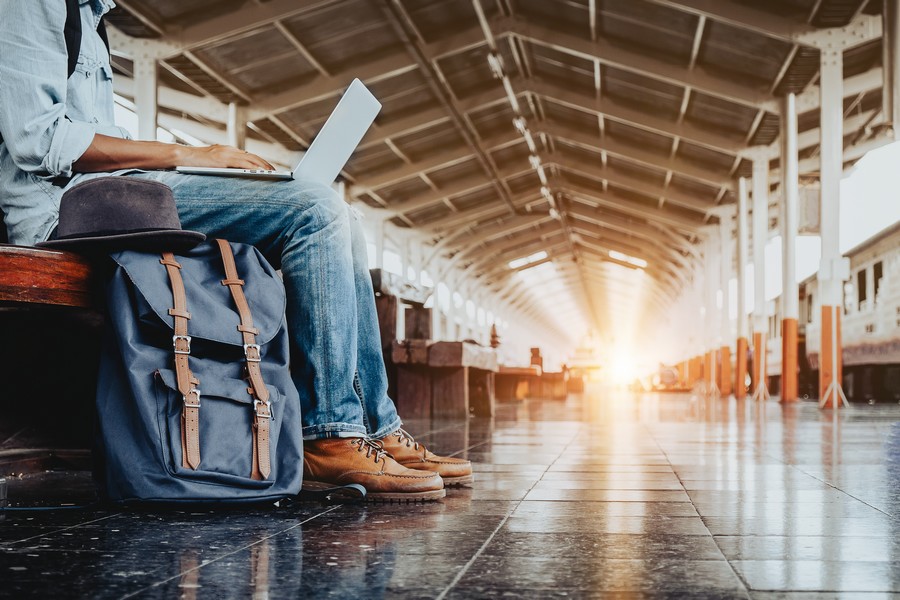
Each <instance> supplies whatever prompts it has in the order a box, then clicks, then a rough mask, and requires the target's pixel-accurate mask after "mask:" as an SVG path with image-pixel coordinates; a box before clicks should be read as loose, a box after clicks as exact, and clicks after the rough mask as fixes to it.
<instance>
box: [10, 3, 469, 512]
mask: <svg viewBox="0 0 900 600" xmlns="http://www.w3.org/2000/svg"><path fill="white" fill-rule="evenodd" d="M64 6H65V5H64V4H63V3H62V2H59V1H56V2H54V1H51V0H28V1H26V2H23V1H20V0H0V14H2V15H3V18H2V19H0V56H2V57H3V58H2V60H0V82H2V84H0V135H2V137H3V142H2V144H0V189H2V190H3V194H2V200H0V207H2V210H3V214H4V220H5V222H6V226H7V229H8V235H9V241H10V243H13V244H20V245H33V244H35V243H37V242H41V241H46V240H47V239H52V238H53V237H54V234H55V230H56V226H57V223H58V209H59V201H60V197H61V196H62V194H63V192H64V191H66V190H67V189H68V188H70V187H71V186H73V185H75V184H77V183H79V182H82V181H85V180H88V179H90V178H92V177H98V176H109V175H117V176H122V177H136V178H142V179H150V180H154V181H159V182H162V183H164V184H166V185H168V186H169V187H171V189H172V191H173V193H174V196H175V201H176V204H177V206H178V214H179V217H180V219H181V223H182V226H183V227H184V228H185V229H191V230H195V231H200V232H202V233H205V234H207V235H208V236H210V237H217V238H224V239H227V240H230V241H234V242H243V243H247V244H252V245H254V246H256V247H257V248H259V249H260V251H261V252H263V254H264V255H265V256H266V258H267V259H268V260H269V261H270V262H271V263H272V264H273V265H275V266H276V267H277V268H280V269H281V270H282V272H283V274H284V284H285V288H286V291H287V321H288V328H289V333H290V337H291V353H292V356H293V357H294V359H293V360H292V377H293V379H294V382H295V384H296V386H297V389H298V390H299V392H300V398H301V411H302V423H298V424H297V426H298V427H302V433H303V437H304V440H305V442H304V454H305V457H304V479H305V480H306V481H308V482H311V483H312V484H317V483H318V484H348V483H359V484H362V485H363V486H365V487H366V489H367V490H368V492H369V496H368V497H369V498H371V499H375V500H378V499H381V500H407V501H409V500H429V499H436V498H440V497H442V496H443V495H444V493H445V492H444V486H445V484H446V485H458V484H463V483H468V482H470V481H472V465H471V463H470V462H469V461H467V460H462V459H458V458H449V457H440V456H435V455H434V454H432V453H431V452H429V451H428V450H427V449H426V448H425V447H424V446H422V445H421V444H419V443H417V442H416V441H415V440H414V439H413V438H412V436H410V435H409V434H408V433H406V432H405V431H404V430H403V429H402V428H401V425H402V422H401V419H400V416H399V415H398V414H397V411H396V409H395V406H394V403H393V401H392V400H391V399H390V398H389V397H388V394H387V376H386V373H385V368H384V360H383V357H382V352H381V346H380V337H379V330H378V321H377V315H376V311H375V301H374V293H373V290H372V283H371V279H370V277H369V271H368V260H367V257H366V243H365V238H364V236H363V231H362V228H361V224H360V218H361V217H360V215H359V213H358V211H355V210H353V209H351V207H350V206H349V205H348V204H347V203H346V202H345V201H344V200H343V199H342V198H341V197H340V196H339V195H338V194H337V193H336V192H335V191H334V190H333V189H331V188H330V187H328V186H326V185H322V184H317V183H312V182H309V181H302V180H300V181H293V180H291V181H279V182H271V181H263V180H254V179H232V178H223V177H214V176H202V175H186V174H180V173H176V172H174V171H171V170H170V169H172V168H173V167H175V166H176V165H186V166H204V167H234V168H243V169H271V168H272V165H270V164H269V163H268V162H267V161H266V160H264V159H263V158H261V157H259V156H256V155H254V154H251V153H249V152H245V151H243V150H240V149H238V148H234V147H230V146H223V145H213V146H206V147H189V146H183V145H179V144H166V143H160V142H153V141H135V140H132V139H130V136H129V135H128V133H127V132H126V131H125V130H124V129H122V128H119V127H116V126H115V124H114V117H113V106H114V105H113V85H112V76H113V74H112V69H111V67H110V63H109V54H108V50H107V48H106V46H105V43H104V40H103V38H102V37H101V35H100V34H99V33H98V29H97V28H98V25H99V23H100V22H101V19H102V17H103V15H104V14H105V13H106V12H107V11H109V10H110V9H111V8H112V7H113V6H114V3H113V2H112V0H80V2H79V13H80V17H81V24H82V38H81V50H80V53H79V56H78V62H77V65H76V68H75V72H74V73H73V74H72V75H71V77H68V78H67V50H66V43H65V37H64V27H65V21H66V10H65V8H64Z"/></svg>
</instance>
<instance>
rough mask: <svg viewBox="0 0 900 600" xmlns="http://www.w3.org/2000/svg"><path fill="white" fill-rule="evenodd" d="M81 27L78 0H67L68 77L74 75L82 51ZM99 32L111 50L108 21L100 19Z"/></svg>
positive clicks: (65, 34) (107, 48)
mask: <svg viewBox="0 0 900 600" xmlns="http://www.w3.org/2000/svg"><path fill="white" fill-rule="evenodd" d="M83 33H84V32H83V31H82V29H81V9H80V8H79V6H78V0H66V24H65V26H64V27H63V35H64V36H65V38H66V54H67V56H68V59H69V62H68V65H67V70H66V78H69V77H71V76H72V73H74V72H75V65H77V64H78V54H79V53H80V52H81V38H82V35H83ZM97 33H98V34H99V35H100V39H101V40H103V44H104V45H105V46H106V51H107V52H109V37H108V36H107V35H106V23H105V21H104V19H100V24H99V25H97Z"/></svg>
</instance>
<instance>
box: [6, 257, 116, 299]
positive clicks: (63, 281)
mask: <svg viewBox="0 0 900 600" xmlns="http://www.w3.org/2000/svg"><path fill="white" fill-rule="evenodd" d="M98 299H99V296H98V294H97V287H96V280H95V276H94V268H93V266H92V265H91V263H90V262H88V261H87V260H86V259H85V258H83V257H81V256H79V255H77V254H72V253H71V252H59V251H55V250H42V249H40V248H31V247H27V246H11V245H9V244H0V308H3V309H9V308H24V307H27V306H29V305H44V306H70V307H75V308H89V309H92V308H97V306H98Z"/></svg>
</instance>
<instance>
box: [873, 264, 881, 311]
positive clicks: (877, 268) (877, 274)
mask: <svg viewBox="0 0 900 600" xmlns="http://www.w3.org/2000/svg"><path fill="white" fill-rule="evenodd" d="M882 275H884V265H882V263H881V261H880V260H879V261H878V262H877V263H875V266H874V267H872V279H874V280H875V298H873V300H874V301H875V302H878V287H879V286H880V285H881V277H882Z"/></svg>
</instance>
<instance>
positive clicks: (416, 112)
mask: <svg viewBox="0 0 900 600" xmlns="http://www.w3.org/2000/svg"><path fill="white" fill-rule="evenodd" d="M117 4H118V8H117V9H115V10H114V11H113V12H112V13H111V14H110V15H109V18H108V22H109V23H110V24H112V25H113V31H112V34H113V35H112V46H113V53H114V59H113V62H114V68H115V70H116V71H117V73H118V82H117V84H116V86H117V91H118V92H119V93H121V94H122V95H124V96H126V97H128V96H132V95H133V90H134V82H133V80H132V79H131V78H132V77H133V73H134V69H135V64H134V62H133V59H134V58H135V57H137V56H142V55H144V56H146V55H148V54H152V55H153V56H156V57H158V58H160V59H161V62H160V65H161V69H160V75H159V77H160V93H159V102H160V120H161V123H162V124H163V125H165V126H168V127H170V128H175V129H178V130H181V131H185V132H188V133H193V132H196V133H197V137H201V138H205V139H210V137H211V135H212V134H218V135H221V133H222V132H223V131H224V128H225V121H226V120H227V110H225V108H224V105H223V104H222V103H230V102H234V103H237V104H238V105H240V106H243V107H245V108H244V109H243V110H244V114H245V115H246V117H247V119H248V120H249V128H250V132H249V136H250V138H251V139H252V141H253V143H255V144H256V146H255V147H256V148H261V149H263V150H265V151H266V152H264V155H266V156H267V158H270V159H275V160H278V161H279V162H282V163H289V162H290V159H288V158H285V157H286V156H290V154H289V152H290V151H296V150H302V149H303V148H305V147H306V146H307V144H308V141H309V140H310V139H311V138H312V137H313V136H314V135H315V133H316V132H317V131H318V129H319V127H320V126H321V124H322V123H323V122H324V120H325V118H326V117H327V115H328V114H329V113H330V111H331V109H332V107H333V106H334V104H335V103H336V101H337V99H338V97H339V96H340V94H341V93H342V92H343V90H344V89H345V88H346V86H347V85H348V84H349V82H350V81H351V80H352V79H353V78H354V77H359V78H360V79H362V80H363V81H364V82H365V83H366V84H367V85H368V86H369V87H370V89H371V90H372V91H373V92H374V94H375V95H376V96H377V97H378V98H379V99H380V100H381V101H382V103H383V105H384V108H383V110H382V113H381V114H380V116H379V117H378V119H377V121H376V125H375V126H374V127H373V129H372V130H371V131H370V133H369V134H368V135H367V137H366V138H365V139H364V140H363V143H362V144H361V146H360V148H359V149H358V151H357V152H356V154H355V155H354V157H353V158H352V159H351V161H350V163H349V164H348V165H347V168H346V170H345V172H344V177H345V179H346V180H347V182H349V184H350V190H351V193H352V195H353V196H354V197H356V198H358V199H359V200H361V201H363V202H365V203H367V204H369V205H371V206H373V207H379V208H383V209H386V210H387V211H390V214H391V217H392V220H393V222H394V223H395V224H397V225H398V226H401V227H411V228H416V229H418V230H420V231H423V232H426V233H427V234H428V235H430V236H433V238H434V239H435V241H436V242H437V243H439V244H440V246H439V248H440V249H441V250H442V251H443V252H445V253H446V254H447V255H448V256H454V263H455V264H456V265H458V266H460V267H464V268H468V269H469V272H470V273H472V274H474V275H478V276H479V277H480V279H479V281H480V282H481V284H482V285H489V286H492V287H494V288H495V289H504V288H505V289H507V290H508V289H510V287H511V286H513V285H517V286H519V287H520V288H524V287H526V286H527V285H528V283H527V280H525V281H524V283H523V282H519V283H513V282H515V281H517V279H516V275H515V274H516V272H517V271H522V270H532V269H535V268H536V267H538V266H540V265H542V264H545V263H547V262H550V261H553V263H554V265H555V268H556V275H557V276H558V278H559V279H560V280H561V281H562V283H561V284H560V285H558V286H556V287H554V288H552V289H551V288H548V290H547V292H546V293H547V294H549V295H550V300H551V301H553V295H554V294H556V295H558V296H559V302H558V303H557V304H556V305H555V311H556V312H557V315H556V316H560V314H570V315H571V316H573V317H580V318H581V321H582V322H583V325H584V326H585V327H588V328H597V329H599V330H603V328H604V324H605V323H608V322H609V321H611V320H615V319H616V318H618V316H619V315H622V314H623V312H627V311H628V310H629V309H633V308H634V306H635V303H636V302H640V303H643V302H646V303H648V304H647V306H648V307H649V306H650V305H652V304H654V303H655V304H656V305H657V306H664V305H665V304H666V302H667V301H668V300H669V299H671V298H672V297H673V296H674V295H675V294H676V293H677V291H678V289H679V288H680V287H681V285H682V284H683V281H684V278H685V276H686V274H687V267H688V265H689V263H690V258H691V255H692V254H696V252H697V250H696V247H695V245H696V242H697V241H698V239H700V238H701V237H702V236H703V232H704V228H705V227H706V226H709V225H714V224H716V223H717V222H718V217H717V215H718V214H719V211H718V209H719V207H722V206H724V205H728V204H732V203H734V202H735V182H736V178H737V177H738V176H742V175H744V176H746V175H749V172H750V167H751V158H752V157H758V156H765V157H766V158H768V159H770V160H771V166H772V168H773V171H772V177H771V182H772V190H773V191H776V190H777V187H778V185H777V180H778V177H777V173H776V172H775V169H777V168H778V162H779V122H780V117H779V107H780V102H781V98H782V97H783V96H784V95H785V94H786V93H789V92H793V93H796V94H798V99H797V106H798V112H799V113H800V114H799V127H800V136H799V139H800V152H801V156H800V158H801V163H800V167H801V175H802V176H805V177H808V178H811V179H814V178H815V176H816V172H817V171H818V168H819V167H818V158H817V157H818V153H819V149H818V144H819V132H818V128H819V116H818V106H819V92H818V88H817V86H816V84H817V80H818V71H819V47H821V43H820V42H821V40H823V39H824V35H827V34H828V32H837V33H839V34H842V37H844V38H847V39H851V40H852V41H851V43H847V44H846V45H845V46H846V49H845V51H844V76H845V96H846V97H845V98H844V108H845V125H844V127H845V131H844V134H845V143H844V146H845V161H846V162H847V163H852V162H854V161H855V160H857V159H858V158H860V157H861V156H862V155H863V154H864V153H865V152H866V151H867V150H869V149H871V148H873V147H875V146H877V145H880V144H882V143H885V141H886V135H885V133H884V132H883V129H884V128H885V126H884V125H883V123H882V120H883V117H882V113H881V107H882V100H881V89H882V75H881V67H880V63H881V55H882V49H881V24H880V17H879V16H878V12H879V11H880V6H881V3H880V2H878V1H875V0H872V1H869V0H442V1H439V2H438V1H433V0H305V1H300V0H194V1H192V2H184V1H182V0H153V1H150V0H117ZM843 34H846V35H843ZM204 134H210V135H204ZM541 252H545V253H546V256H544V255H543V254H540V253H541ZM535 253H538V254H535ZM527 256H532V257H535V256H536V257H537V258H533V259H532V262H527V261H526V260H525V259H524V257H527ZM517 259H521V260H518V262H513V261H516V260H517ZM510 262H513V266H512V267H511V266H510V264H509V263H510ZM523 263H524V264H523ZM644 264H645V265H646V266H643V265H644ZM516 265H518V266H516ZM634 270H640V271H642V274H641V277H644V278H646V277H649V278H650V281H651V283H650V284H649V287H648V289H649V292H648V293H647V294H644V295H643V296H642V297H641V298H637V297H636V296H634V294H633V293H632V292H633V290H632V292H629V291H628V286H629V285H630V284H628V282H629V281H631V278H629V275H628V272H631V271H634ZM623 273H624V274H623ZM622 281H625V282H626V285H625V287H621V286H620V289H621V290H622V293H621V294H611V293H609V289H610V285H611V284H614V283H615V282H619V283H621V282H622ZM631 287H632V288H633V287H634V286H633V285H632V286H631ZM554 290H555V291H554ZM563 297H565V298H566V299H567V300H566V301H563Z"/></svg>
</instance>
